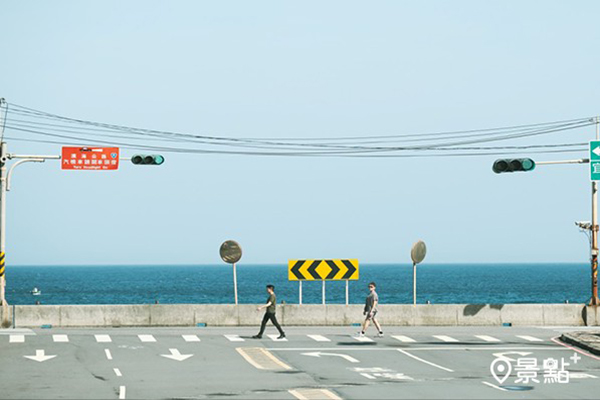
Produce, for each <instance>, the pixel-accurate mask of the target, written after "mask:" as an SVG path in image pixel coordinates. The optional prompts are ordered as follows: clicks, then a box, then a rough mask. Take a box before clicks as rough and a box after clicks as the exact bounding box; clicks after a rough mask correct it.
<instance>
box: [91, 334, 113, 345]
mask: <svg viewBox="0 0 600 400" xmlns="http://www.w3.org/2000/svg"><path fill="white" fill-rule="evenodd" d="M94 337H95V338H96V342H98V343H110V342H112V339H111V338H110V336H109V335H94Z"/></svg>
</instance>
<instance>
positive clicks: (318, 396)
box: [288, 389, 342, 400]
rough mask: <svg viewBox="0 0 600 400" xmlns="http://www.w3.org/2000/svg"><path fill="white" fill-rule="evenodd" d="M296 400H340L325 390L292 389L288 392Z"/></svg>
mask: <svg viewBox="0 0 600 400" xmlns="http://www.w3.org/2000/svg"><path fill="white" fill-rule="evenodd" d="M288 393H290V394H291V395H292V396H294V397H295V398H297V399H298V400H323V399H331V400H342V399H341V398H340V397H339V396H337V395H336V394H335V393H333V392H332V391H331V390H327V389H292V390H288Z"/></svg>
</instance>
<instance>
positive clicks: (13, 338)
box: [8, 335, 25, 343]
mask: <svg viewBox="0 0 600 400" xmlns="http://www.w3.org/2000/svg"><path fill="white" fill-rule="evenodd" d="M8 342H9V343H25V335H10V336H9V337H8Z"/></svg>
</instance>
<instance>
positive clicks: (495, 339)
mask: <svg viewBox="0 0 600 400" xmlns="http://www.w3.org/2000/svg"><path fill="white" fill-rule="evenodd" d="M475 337H476V338H479V339H481V340H483V341H486V342H500V339H497V338H495V337H493V336H487V335H475Z"/></svg>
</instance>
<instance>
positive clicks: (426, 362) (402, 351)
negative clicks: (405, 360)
mask: <svg viewBox="0 0 600 400" xmlns="http://www.w3.org/2000/svg"><path fill="white" fill-rule="evenodd" d="M396 350H398V351H399V352H400V353H402V354H405V355H407V356H409V357H411V358H414V359H415V360H417V361H421V362H422V363H425V364H429V365H431V366H432V367H436V368H439V369H442V370H444V371H448V372H454V370H451V369H450V368H446V367H442V366H441V365H437V364H434V363H432V362H431V361H427V360H423V359H422V358H419V357H417V356H415V355H413V354H410V353H408V352H406V351H404V350H402V349H396Z"/></svg>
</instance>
